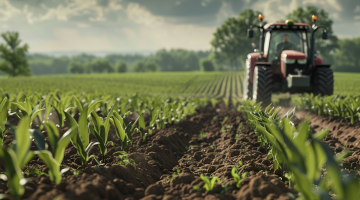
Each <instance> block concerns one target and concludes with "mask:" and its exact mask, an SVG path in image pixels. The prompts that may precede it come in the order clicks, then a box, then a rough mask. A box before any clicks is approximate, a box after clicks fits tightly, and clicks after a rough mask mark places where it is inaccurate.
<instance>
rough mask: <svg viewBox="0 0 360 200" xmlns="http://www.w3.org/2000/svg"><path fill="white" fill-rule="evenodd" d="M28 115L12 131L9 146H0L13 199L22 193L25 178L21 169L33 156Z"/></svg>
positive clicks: (0, 154) (0, 155)
mask: <svg viewBox="0 0 360 200" xmlns="http://www.w3.org/2000/svg"><path fill="white" fill-rule="evenodd" d="M29 125H30V117H29V116H26V117H24V118H23V119H22V120H21V121H20V122H19V124H18V127H17V128H16V130H15V131H14V135H13V136H14V141H13V143H12V144H11V146H10V147H9V148H8V149H6V148H5V147H4V146H2V147H0V157H1V159H2V160H3V161H4V166H5V175H6V177H7V181H8V185H9V189H10V194H11V196H12V197H13V198H14V199H20V197H21V196H22V195H23V194H24V191H25V189H24V184H25V183H26V180H25V179H24V175H23V173H22V170H23V169H24V167H25V165H26V164H27V163H28V162H29V161H30V159H31V158H32V157H33V156H34V152H32V151H30V146H31V138H30V132H29V128H30V126H29Z"/></svg>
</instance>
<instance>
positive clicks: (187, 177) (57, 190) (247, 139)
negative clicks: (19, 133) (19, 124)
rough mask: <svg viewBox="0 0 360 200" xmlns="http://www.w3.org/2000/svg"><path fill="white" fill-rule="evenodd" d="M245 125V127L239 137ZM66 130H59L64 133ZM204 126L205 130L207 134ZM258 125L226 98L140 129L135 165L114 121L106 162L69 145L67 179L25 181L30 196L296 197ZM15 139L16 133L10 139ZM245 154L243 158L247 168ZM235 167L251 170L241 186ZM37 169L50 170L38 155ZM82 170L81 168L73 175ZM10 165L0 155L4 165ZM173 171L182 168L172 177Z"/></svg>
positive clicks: (0, 184) (33, 164) (1, 186)
mask: <svg viewBox="0 0 360 200" xmlns="http://www.w3.org/2000/svg"><path fill="white" fill-rule="evenodd" d="M215 116H216V120H215V119H214V117H215ZM226 117H227V120H226V121H225V123H224V124H223V125H222V124H221V122H222V121H223V120H224V119H225V118H226ZM239 125H241V126H242V128H240V132H239V135H238V136H239V137H238V140H236V139H235V137H236V134H237V130H238V127H239ZM67 129H68V128H67V127H65V128H62V129H60V132H61V134H62V133H64V132H65V131H66V130H67ZM202 132H205V134H200V133H202ZM252 132H253V130H252V129H251V128H249V127H248V126H247V125H246V121H245V120H244V118H243V117H242V114H241V113H239V112H235V111H231V110H228V109H226V108H224V105H223V104H221V105H220V106H219V107H218V108H217V109H216V110H215V109H213V108H211V107H207V108H206V109H202V110H199V111H198V112H197V113H196V114H195V115H194V116H192V117H190V118H188V119H187V120H183V121H182V122H181V123H180V124H174V125H169V126H168V127H167V128H165V129H162V130H156V131H155V132H154V133H153V135H148V137H147V138H146V141H142V139H141V138H140V136H139V135H136V136H135V137H134V142H133V145H131V146H130V147H128V148H127V149H126V152H127V153H128V157H129V158H132V159H134V161H135V162H136V169H135V168H134V167H133V166H132V165H130V164H128V165H126V166H122V165H119V164H118V160H117V158H116V156H115V155H113V153H114V152H117V151H121V150H122V149H121V147H120V145H119V144H118V140H117V138H116V135H115V130H114V128H113V127H111V129H110V134H109V140H111V141H114V147H110V148H108V153H107V156H106V158H105V160H106V163H107V164H106V165H105V166H101V167H99V168H96V167H95V166H94V165H96V162H95V160H94V159H90V161H89V162H88V167H87V168H86V169H85V170H84V169H82V167H81V166H80V165H81V160H80V158H79V156H78V155H77V153H76V149H75V148H74V147H72V145H71V144H70V145H69V146H68V148H67V149H66V151H65V157H64V161H63V163H62V166H61V168H70V171H69V172H67V173H65V174H64V175H63V179H62V182H61V183H60V185H58V186H56V185H54V184H53V183H51V181H50V180H49V178H48V177H46V176H35V175H33V176H32V177H33V180H32V181H30V182H29V183H27V184H26V186H25V189H26V192H25V195H24V197H23V199H28V200H33V199H53V198H55V197H58V199H127V200H130V199H241V200H242V199H244V200H245V199H249V200H250V199H254V200H255V199H256V200H260V199H266V200H270V199H281V200H285V199H291V198H290V197H288V196H286V195H285V194H286V193H288V192H291V193H295V192H294V191H293V190H292V189H290V188H288V187H287V186H286V185H285V184H284V182H283V181H281V179H282V180H284V181H285V180H286V178H285V177H281V179H280V178H279V176H278V175H281V174H279V173H276V174H278V175H276V174H273V173H272V171H273V167H272V161H270V160H267V158H266V157H267V150H266V149H265V148H264V147H261V146H260V144H259V143H258V142H257V137H256V135H255V134H251V133H252ZM90 139H91V140H94V138H92V137H90ZM11 141H12V137H11V136H9V137H8V138H7V139H6V141H5V144H6V145H9V143H10V142H11ZM32 149H34V150H35V149H36V146H35V145H33V146H32ZM91 154H94V155H96V156H97V157H98V158H101V155H100V154H99V148H98V147H94V148H93V149H92V150H91V153H90V155H91ZM239 161H242V162H243V164H244V165H243V166H242V167H240V166H239V164H238V162H239ZM233 167H237V168H238V170H239V171H240V172H241V173H244V172H249V174H248V176H247V177H246V178H245V179H243V180H242V181H241V188H240V189H239V188H237V187H236V184H235V182H234V180H233V178H232V176H231V169H232V168H233ZM31 168H37V169H40V170H41V171H43V172H47V170H48V169H47V167H46V166H45V165H44V163H43V162H42V161H41V160H40V159H38V158H37V157H34V158H33V159H32V160H31V161H30V162H29V164H28V165H27V166H26V168H25V171H27V170H29V169H31ZM75 169H76V170H78V171H79V175H74V174H73V172H74V170H75ZM178 169H180V171H181V172H180V174H177V170H178ZM3 171H4V168H3V164H2V161H1V160H0V172H3ZM172 174H177V175H176V176H175V177H173V178H172ZM200 174H204V175H206V176H208V177H215V176H216V177H219V178H220V179H221V181H222V185H225V187H223V186H222V185H220V184H217V185H215V187H214V189H213V190H212V191H206V190H205V189H203V185H204V182H203V181H202V180H201V179H200V177H199V176H200ZM194 186H199V189H197V188H194ZM224 188H225V189H224ZM8 192H9V191H8V188H7V185H6V183H5V182H4V181H2V180H0V193H8Z"/></svg>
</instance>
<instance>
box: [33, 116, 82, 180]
mask: <svg viewBox="0 0 360 200" xmlns="http://www.w3.org/2000/svg"><path fill="white" fill-rule="evenodd" d="M45 127H46V130H47V133H48V137H49V142H50V146H51V149H52V152H50V151H48V150H46V149H45V148H43V147H40V148H39V151H35V152H34V153H35V154H36V155H37V156H39V158H40V159H41V160H43V161H44V163H45V164H46V166H48V167H49V177H50V180H51V181H53V182H54V183H55V184H56V185H58V184H59V183H60V182H61V177H62V174H63V173H65V172H66V171H68V170H69V169H67V168H65V169H62V170H60V165H61V162H62V160H63V158H64V152H65V149H66V147H67V146H68V144H69V143H70V139H71V138H74V137H75V136H76V132H75V131H73V130H72V129H76V128H77V127H76V126H75V127H73V128H72V129H69V130H68V131H67V132H65V133H64V134H63V136H62V137H60V134H59V131H58V129H57V127H56V126H55V124H54V123H52V122H51V121H49V122H46V123H45ZM37 142H39V141H38V140H37ZM39 146H40V145H38V147H39Z"/></svg>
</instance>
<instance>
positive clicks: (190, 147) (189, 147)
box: [185, 145, 194, 150]
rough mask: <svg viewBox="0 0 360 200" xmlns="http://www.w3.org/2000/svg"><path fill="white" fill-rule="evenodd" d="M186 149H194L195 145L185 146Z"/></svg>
mask: <svg viewBox="0 0 360 200" xmlns="http://www.w3.org/2000/svg"><path fill="white" fill-rule="evenodd" d="M185 149H186V150H190V149H194V146H193V145H190V146H185Z"/></svg>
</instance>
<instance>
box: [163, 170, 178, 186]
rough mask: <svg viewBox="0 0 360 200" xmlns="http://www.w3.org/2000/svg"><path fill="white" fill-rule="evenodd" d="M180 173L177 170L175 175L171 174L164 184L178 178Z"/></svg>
mask: <svg viewBox="0 0 360 200" xmlns="http://www.w3.org/2000/svg"><path fill="white" fill-rule="evenodd" d="M180 173H181V170H180V169H177V170H176V172H175V173H173V174H171V177H170V178H169V179H168V180H167V181H166V182H165V183H170V182H171V181H172V180H173V178H174V177H175V176H178V175H179V174H180Z"/></svg>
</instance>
